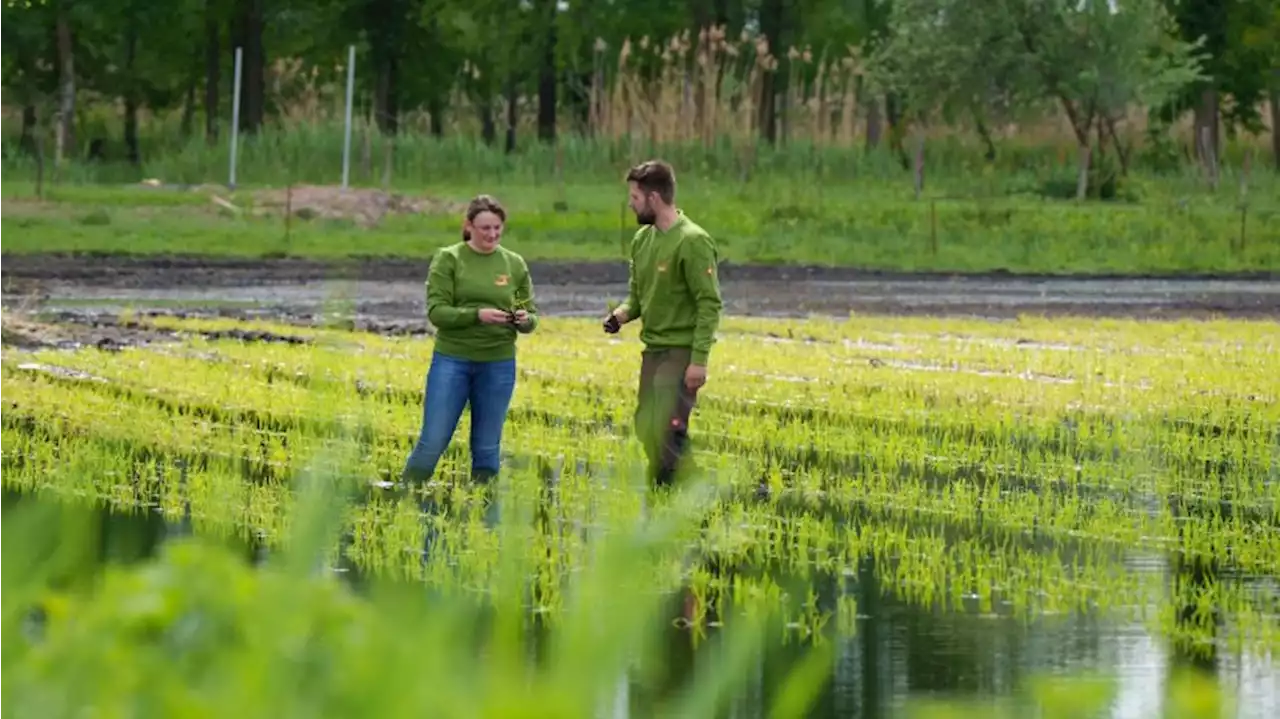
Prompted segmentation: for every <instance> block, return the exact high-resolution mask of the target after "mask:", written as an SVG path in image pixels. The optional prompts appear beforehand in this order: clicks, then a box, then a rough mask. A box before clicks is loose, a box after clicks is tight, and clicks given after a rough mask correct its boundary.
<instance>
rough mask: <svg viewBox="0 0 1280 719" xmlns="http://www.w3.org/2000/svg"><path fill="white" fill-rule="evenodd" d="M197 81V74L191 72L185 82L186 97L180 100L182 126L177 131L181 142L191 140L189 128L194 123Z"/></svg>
mask: <svg viewBox="0 0 1280 719" xmlns="http://www.w3.org/2000/svg"><path fill="white" fill-rule="evenodd" d="M199 81H200V74H199V72H192V74H191V77H190V78H188V80H187V92H186V96H185V97H183V99H182V125H181V128H180V130H179V131H180V132H181V133H182V139H183V140H188V139H190V138H191V127H192V125H194V124H195V121H196V83H197V82H199Z"/></svg>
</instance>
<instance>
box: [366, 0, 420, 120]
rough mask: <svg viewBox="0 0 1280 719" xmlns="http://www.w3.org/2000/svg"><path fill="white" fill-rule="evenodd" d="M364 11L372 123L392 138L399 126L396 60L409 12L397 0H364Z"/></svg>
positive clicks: (402, 47) (400, 48) (402, 46)
mask: <svg viewBox="0 0 1280 719" xmlns="http://www.w3.org/2000/svg"><path fill="white" fill-rule="evenodd" d="M364 10H365V15H364V25H365V28H366V29H367V31H368V33H369V36H370V37H369V40H370V46H371V51H372V57H371V58H370V59H371V60H372V63H373V71H374V81H373V115H374V122H375V123H376V124H377V126H378V129H379V130H380V131H381V132H383V133H385V134H388V135H394V134H395V133H396V132H397V131H398V130H399V126H400V123H399V117H400V100H401V97H400V95H401V91H400V60H401V59H403V55H404V45H405V35H404V33H405V25H406V24H407V23H406V21H405V17H406V16H407V15H408V12H409V11H408V8H407V7H406V6H405V4H404V3H403V2H401V1H400V0H367V2H366V3H365V5H364Z"/></svg>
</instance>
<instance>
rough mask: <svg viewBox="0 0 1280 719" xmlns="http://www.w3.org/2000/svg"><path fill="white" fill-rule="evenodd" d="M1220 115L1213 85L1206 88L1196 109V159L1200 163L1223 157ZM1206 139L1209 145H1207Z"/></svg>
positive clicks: (1216, 94) (1216, 92)
mask: <svg viewBox="0 0 1280 719" xmlns="http://www.w3.org/2000/svg"><path fill="white" fill-rule="evenodd" d="M1220 114H1221V113H1220V112H1219V103H1218V90H1217V88H1215V87H1213V86H1212V85H1210V86H1208V87H1205V88H1204V90H1203V91H1201V93H1200V102H1199V104H1197V105H1196V108H1195V132H1196V135H1195V136H1196V157H1197V158H1199V160H1200V162H1205V163H1207V162H1212V161H1216V158H1218V157H1221V156H1222V152H1221V149H1222V147H1221V142H1222V141H1221V132H1220V129H1219V121H1218V118H1219V116H1220ZM1205 138H1207V139H1208V144H1205Z"/></svg>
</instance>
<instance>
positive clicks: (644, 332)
mask: <svg viewBox="0 0 1280 719" xmlns="http://www.w3.org/2000/svg"><path fill="white" fill-rule="evenodd" d="M630 254H631V257H630V260H629V268H628V269H629V273H630V287H629V291H628V293H627V300H626V303H625V307H626V311H627V319H628V321H630V320H635V319H641V320H642V329H641V330H640V340H641V341H642V342H644V344H645V347H646V348H652V349H661V348H669V347H688V348H690V349H691V350H692V351H693V352H692V362H693V363H694V364H700V365H705V364H706V363H707V357H708V355H709V354H710V353H711V345H713V344H714V343H715V337H716V329H717V328H718V327H719V325H720V312H721V310H722V309H723V307H724V302H723V301H722V300H721V297H720V280H719V277H718V274H717V271H716V264H717V262H718V257H717V253H716V245H715V241H714V240H712V239H711V236H710V235H709V234H707V231H706V230H704V229H702V228H701V227H699V226H698V225H697V224H696V223H695V222H694V221H693V220H690V219H689V218H688V217H686V216H685V214H684V212H683V211H681V212H679V213H678V217H677V219H676V222H675V224H673V225H672V226H671V227H669V228H668V229H667V230H666V231H665V232H663V231H662V230H659V229H658V228H657V227H656V226H654V225H645V226H644V227H643V228H641V229H640V231H639V232H637V233H636V235H635V238H634V239H632V241H631V253H630Z"/></svg>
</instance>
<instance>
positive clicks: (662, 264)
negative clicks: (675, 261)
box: [658, 262, 667, 272]
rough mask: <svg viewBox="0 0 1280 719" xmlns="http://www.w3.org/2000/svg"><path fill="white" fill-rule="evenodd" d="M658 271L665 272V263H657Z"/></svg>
mask: <svg viewBox="0 0 1280 719" xmlns="http://www.w3.org/2000/svg"><path fill="white" fill-rule="evenodd" d="M658 271H659V272H666V271H667V263H665V262H659V263H658Z"/></svg>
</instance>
